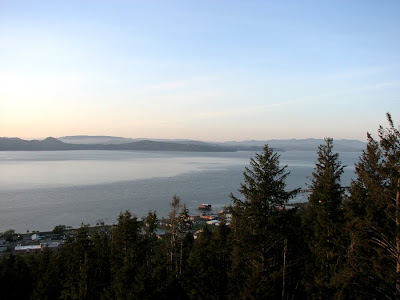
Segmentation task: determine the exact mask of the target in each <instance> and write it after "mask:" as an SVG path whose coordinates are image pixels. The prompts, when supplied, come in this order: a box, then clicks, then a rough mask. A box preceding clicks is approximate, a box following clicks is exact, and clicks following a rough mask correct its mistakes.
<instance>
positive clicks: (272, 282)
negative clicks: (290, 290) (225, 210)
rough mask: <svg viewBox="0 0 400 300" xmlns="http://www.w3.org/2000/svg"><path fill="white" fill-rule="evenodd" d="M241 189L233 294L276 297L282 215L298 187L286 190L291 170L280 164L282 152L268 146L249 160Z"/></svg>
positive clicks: (236, 204)
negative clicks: (278, 153)
mask: <svg viewBox="0 0 400 300" xmlns="http://www.w3.org/2000/svg"><path fill="white" fill-rule="evenodd" d="M250 166H251V169H250V168H247V167H246V169H245V172H244V173H243V175H244V181H245V182H244V183H243V184H241V188H240V189H239V192H240V193H241V194H242V195H243V196H244V199H239V198H237V197H235V196H233V195H231V197H232V200H233V205H232V207H231V211H232V245H233V248H232V256H231V258H232V271H231V272H230V275H231V278H230V283H231V285H230V289H231V294H232V295H241V296H242V297H255V298H266V297H269V298H277V297H280V296H281V292H282V276H283V272H282V271H283V270H282V259H281V256H280V255H281V253H282V250H283V249H284V240H285V238H286V233H285V232H284V230H283V228H282V226H281V224H280V223H279V222H277V219H279V218H280V216H281V214H282V210H283V209H284V205H285V204H286V203H287V201H288V200H289V199H290V198H291V197H292V196H294V195H295V193H296V192H297V190H294V191H289V192H288V191H286V190H285V187H286V183H285V179H286V177H287V176H288V175H289V173H287V172H285V168H286V167H280V166H279V155H277V154H276V153H274V152H273V150H272V149H271V148H269V147H268V146H267V145H265V146H264V151H263V152H262V153H257V154H256V155H255V158H251V159H250Z"/></svg>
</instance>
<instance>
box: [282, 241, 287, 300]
mask: <svg viewBox="0 0 400 300" xmlns="http://www.w3.org/2000/svg"><path fill="white" fill-rule="evenodd" d="M286 256H287V238H285V240H284V244H283V267H282V300H284V299H286Z"/></svg>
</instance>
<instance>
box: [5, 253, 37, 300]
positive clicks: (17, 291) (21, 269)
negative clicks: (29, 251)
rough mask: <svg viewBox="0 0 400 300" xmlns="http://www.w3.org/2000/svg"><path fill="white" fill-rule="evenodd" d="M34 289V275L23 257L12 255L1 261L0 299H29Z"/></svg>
mask: <svg viewBox="0 0 400 300" xmlns="http://www.w3.org/2000/svg"><path fill="white" fill-rule="evenodd" d="M32 289H33V274H32V270H31V269H30V268H29V267H28V265H27V263H26V262H25V260H24V259H23V258H22V257H19V256H14V255H10V256H9V257H3V258H2V259H1V261H0V293H1V294H0V297H1V298H2V299H10V300H11V299H15V300H19V299H29V296H30V295H31V293H32Z"/></svg>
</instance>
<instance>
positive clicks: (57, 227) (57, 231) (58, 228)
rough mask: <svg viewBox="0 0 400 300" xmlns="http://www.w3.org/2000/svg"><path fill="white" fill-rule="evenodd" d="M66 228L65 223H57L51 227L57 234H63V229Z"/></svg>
mask: <svg viewBox="0 0 400 300" xmlns="http://www.w3.org/2000/svg"><path fill="white" fill-rule="evenodd" d="M66 228H67V226H65V225H57V226H55V227H54V229H53V233H57V234H63V233H64V230H65V229H66Z"/></svg>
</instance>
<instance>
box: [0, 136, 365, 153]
mask: <svg viewBox="0 0 400 300" xmlns="http://www.w3.org/2000/svg"><path fill="white" fill-rule="evenodd" d="M323 143H324V141H323V140H322V139H299V140H297V139H291V140H265V141H242V142H236V141H229V142H215V143H212V142H202V141H195V140H162V139H141V138H138V139H130V138H122V137H113V136H87V135H78V136H64V137H60V138H57V139H56V138H53V137H48V138H46V139H44V140H23V139H20V138H0V151H63V150H141V151H186V152H234V151H260V150H262V147H263V146H264V145H265V144H268V145H269V146H270V147H272V148H273V149H274V150H275V151H290V150H303V151H316V150H317V148H318V146H319V145H320V144H323ZM334 147H335V148H334V150H335V151H346V152H359V151H362V150H364V149H365V147H366V143H364V142H361V141H357V140H334Z"/></svg>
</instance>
